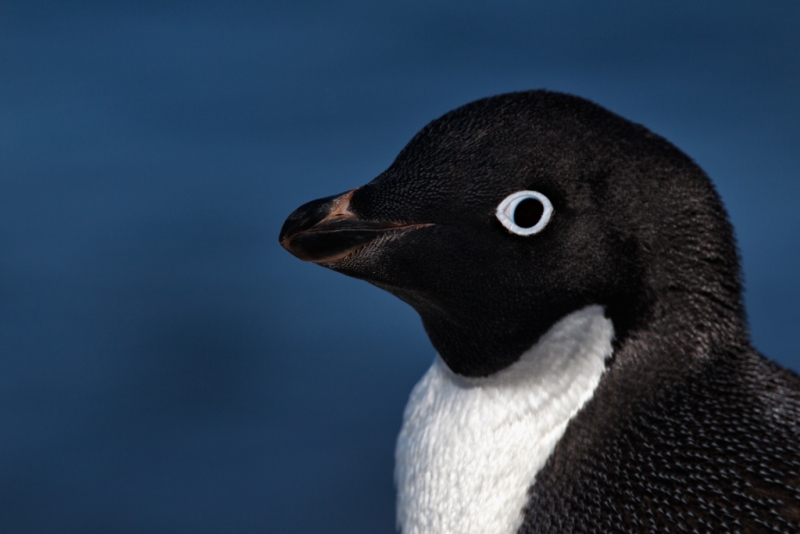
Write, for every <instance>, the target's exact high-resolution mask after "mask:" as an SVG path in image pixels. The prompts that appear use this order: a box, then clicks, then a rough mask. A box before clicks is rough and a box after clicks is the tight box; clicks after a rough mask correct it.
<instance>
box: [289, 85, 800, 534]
mask: <svg viewBox="0 0 800 534" xmlns="http://www.w3.org/2000/svg"><path fill="white" fill-rule="evenodd" d="M279 241H280V244H281V245H282V246H283V247H284V248H285V249H286V250H287V251H289V252H290V253H292V254H293V255H294V256H296V257H298V258H299V259H301V260H305V261H311V262H314V263H316V264H319V265H320V266H322V267H326V268H328V269H332V270H334V271H337V272H340V273H343V274H345V275H348V276H351V277H355V278H358V279H362V280H365V281H367V282H369V283H371V284H374V285H375V286H377V287H379V288H381V289H384V290H386V291H388V292H389V293H391V294H393V295H395V296H397V297H399V298H400V299H402V300H403V301H405V302H407V303H408V304H410V305H411V306H412V307H413V308H414V309H415V310H416V311H417V312H418V314H419V316H420V317H421V319H422V324H423V326H424V328H425V331H426V333H427V334H428V337H429V338H430V341H431V343H432V345H433V347H434V348H435V350H436V357H435V359H434V362H433V364H432V366H431V368H430V369H429V370H428V371H427V373H426V374H425V375H424V377H423V378H422V380H421V381H420V382H419V383H418V384H417V385H416V387H415V388H414V390H413V391H412V393H411V395H410V398H409V402H408V405H407V407H406V410H405V413H404V416H403V424H402V429H401V432H400V436H399V438H398V441H397V448H396V466H395V482H396V486H397V524H398V528H399V529H400V531H401V532H402V533H403V534H445V533H452V534H471V533H487V532H491V533H515V532H516V533H520V534H533V533H555V532H597V533H609V532H625V533H634V532H786V533H789V532H792V533H797V532H800V377H798V375H797V374H795V373H794V372H792V371H790V370H788V369H785V368H782V367H781V366H779V365H778V364H776V363H774V362H772V361H770V360H768V359H767V358H765V357H764V356H762V355H761V354H760V353H759V352H757V350H756V349H755V348H754V347H753V345H752V344H751V342H750V339H749V335H748V330H747V322H746V316H745V308H744V305H743V301H742V281H741V274H740V261H739V255H738V250H737V247H736V243H735V238H734V232H733V228H732V226H731V224H730V222H729V219H728V216H727V213H726V211H725V208H724V207H723V204H722V202H721V200H720V197H719V196H718V194H717V192H716V191H715V189H714V186H713V185H712V183H711V181H710V179H709V178H708V177H707V176H706V174H705V173H704V172H703V171H702V170H701V169H700V168H699V167H698V166H697V165H696V164H695V163H694V162H693V161H692V160H691V159H690V158H689V157H688V156H686V155H685V154H683V153H682V152H681V151H680V150H679V149H678V148H676V147H675V146H673V145H672V144H671V143H669V142H668V141H667V140H665V139H664V138H662V137H660V136H658V135H656V134H654V133H651V132H650V131H649V130H647V129H646V128H645V127H643V126H640V125H638V124H634V123H632V122H629V121H628V120H626V119H624V118H622V117H620V116H618V115H616V114H614V113H612V112H610V111H608V110H605V109H604V108H602V107H600V106H598V105H596V104H594V103H592V102H590V101H587V100H585V99H582V98H579V97H576V96H572V95H567V94H561V93H557V92H550V91H545V90H535V91H526V92H517V93H510V94H503V95H499V96H493V97H489V98H484V99H481V100H477V101H475V102H472V103H469V104H467V105H464V106H462V107H460V108H457V109H455V110H453V111H451V112H449V113H446V114H445V115H443V116H442V117H440V118H439V119H436V120H434V121H433V122H431V123H430V124H428V125H427V126H425V127H424V128H423V129H422V130H421V131H420V132H419V133H417V134H416V135H415V136H414V137H413V138H412V139H411V141H410V142H409V143H408V144H407V145H406V146H405V147H404V148H403V149H402V150H401V152H400V153H399V155H398V156H397V158H396V159H395V160H394V162H393V163H392V164H391V165H390V166H389V167H388V169H387V170H386V171H384V172H383V173H382V174H380V175H379V176H378V177H376V178H375V179H374V180H372V181H371V182H369V183H367V184H366V185H363V186H361V187H358V188H356V189H353V190H350V191H347V192H345V193H342V194H338V195H333V196H330V197H326V198H322V199H319V200H315V201H312V202H309V203H307V204H304V205H303V206H301V207H299V208H298V209H297V210H295V211H294V212H293V213H292V214H291V215H289V217H288V218H287V219H286V222H285V224H284V225H283V228H282V229H281V231H280V236H279Z"/></svg>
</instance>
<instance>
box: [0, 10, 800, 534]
mask: <svg viewBox="0 0 800 534" xmlns="http://www.w3.org/2000/svg"><path fill="white" fill-rule="evenodd" d="M798 23H800V7H799V6H798V5H797V4H796V3H794V2H790V1H786V2H771V3H769V4H764V3H756V2H730V3H727V4H726V5H725V9H724V10H723V9H721V8H720V4H718V3H710V2H705V3H704V2H688V1H686V2H672V3H669V4H662V5H660V6H653V5H650V4H643V3H641V2H633V1H628V2H616V3H614V4H613V7H609V6H607V5H601V4H600V3H597V2H589V1H586V0H581V1H567V2H560V3H558V4H557V5H556V4H545V3H538V2H528V3H520V4H519V5H517V4H515V3H511V2H492V3H488V2H487V3H480V2H463V1H462V2H442V3H438V4H437V5H435V6H434V5H430V4H429V3H427V2H421V1H419V2H402V3H400V2H398V3H371V2H361V3H358V2H353V3H349V4H347V5H345V6H336V7H334V6H332V5H330V4H328V3H323V2H305V3H303V2H291V3H290V2H275V3H270V4H262V3H255V2H252V3H251V2H225V3H222V2H220V3H214V2H191V3H190V2H185V3H180V2H138V3H129V4H123V3H119V4H114V5H112V6H109V5H106V4H104V3H100V2H60V3H55V2H54V3H46V2H42V3H35V2H34V3H30V2H28V3H25V4H24V5H12V4H10V3H7V2H2V3H0V427H1V428H2V429H3V430H2V432H0V531H2V532H9V533H18V532H19V533H22V532H36V533H50V532H53V533H55V532H58V533H64V532H76V533H77V532H80V533H92V532H98V533H99V532H154V533H156V532H165V533H166V532H169V533H174V532H192V533H201V532H223V531H224V532H298V533H300V532H321V531H323V532H331V533H334V532H343V533H344V532H348V533H352V532H370V533H372V532H391V531H392V528H393V523H394V515H393V514H394V512H393V499H394V492H393V488H392V478H391V477H392V449H393V446H394V437H395V434H396V432H397V430H398V428H399V424H400V417H401V412H402V408H403V405H404V403H405V400H406V396H407V395H408V392H409V390H410V388H411V386H412V385H413V384H414V382H415V381H416V380H417V379H418V377H419V376H420V375H421V374H422V372H423V371H424V369H425V368H426V367H427V366H428V365H429V363H430V361H431V359H432V357H433V350H432V348H431V347H430V345H429V344H428V341H427V339H426V338H425V336H424V333H423V331H422V328H421V325H420V324H419V321H418V319H417V317H416V316H415V314H414V312H413V311H412V310H411V309H410V308H407V307H406V306H405V305H403V304H402V303H400V302H399V301H396V300H395V299H393V298H392V297H390V296H388V295H386V294H383V293H381V292H380V291H378V290H377V289H375V288H373V287H371V286H368V285H367V284H363V283H359V282H357V281H354V280H350V279H347V278H345V277H343V276H339V275H336V274H334V273H330V272H327V271H325V270H323V269H320V268H317V267H315V266H313V265H307V264H303V263H301V262H298V261H297V260H295V259H294V258H292V257H290V256H289V255H288V254H286V253H285V252H284V251H282V250H281V249H280V248H279V246H278V244H277V239H276V237H277V232H278V230H279V228H280V225H281V223H282V222H283V219H284V218H285V217H286V215H287V214H288V213H289V212H290V211H292V210H293V209H294V208H295V207H297V206H298V205H299V204H301V203H303V202H305V201H307V200H310V199H312V198H317V197H319V196H324V195H328V194H332V193H336V192H340V191H343V190H346V189H349V188H351V187H354V186H357V185H361V184H362V183H365V182H366V181H368V180H369V179H371V178H372V177H373V176H374V175H376V174H378V173H379V172H380V171H381V170H383V168H385V167H386V166H387V165H388V164H389V163H390V162H391V160H392V159H393V157H394V155H395V154H396V153H397V151H398V150H399V149H400V148H401V147H402V146H403V144H404V143H405V142H406V141H407V140H408V139H409V138H410V137H411V135H413V133H415V132H416V130H418V129H419V128H420V127H422V126H423V125H424V124H425V123H426V122H428V121H429V120H431V119H433V118H435V117H437V116H439V115H441V114H442V113H444V112H445V111H448V110H449V109H451V108H453V107H455V106H457V105H460V104H463V103H466V102H468V101H470V100H472V99H475V98H479V97H482V96H487V95H490V94H496V93H501V92H506V91H511V90H520V89H527V88H534V87H547V88H550V89H556V90H562V91H568V92H573V93H576V94H579V95H582V96H585V97H588V98H591V99H593V100H595V101H597V102H598V103H600V104H602V105H604V106H606V107H608V108H610V109H612V110H614V111H616V112H618V113H620V114H622V115H623V116H626V117H628V118H630V119H632V120H634V121H637V122H641V123H643V124H645V125H647V126H648V127H649V128H651V129H652V130H654V131H656V132H657V133H660V134H662V135H664V136H665V137H667V138H668V139H670V140H671V141H673V142H674V143H676V144H677V145H678V146H679V147H681V148H682V149H684V150H685V151H686V152H687V153H688V154H689V155H691V156H692V157H693V158H695V159H696V161H698V163H699V164H700V165H701V166H702V167H703V168H704V169H706V171H708V173H709V174H710V175H711V176H712V178H713V179H714V180H715V182H716V183H717V185H718V187H719V189H720V191H721V193H722V196H723V198H724V200H725V202H726V204H727V206H728V209H729V210H730V212H731V216H732V218H733V222H734V224H735V226H736V228H737V232H738V236H739V241H740V246H741V251H742V255H743V258H744V266H745V273H746V282H747V302H748V306H749V312H750V318H751V323H752V331H753V337H754V339H755V342H756V345H757V346H758V347H759V348H760V349H761V350H762V351H763V352H765V353H766V354H767V355H769V356H770V357H772V358H774V359H776V360H778V361H779V362H781V363H783V364H784V365H788V366H790V367H792V368H794V369H796V370H798V369H800V352H798V350H797V348H796V347H797V345H798V342H799V341H800V332H798V329H797V326H798V325H800V275H799V274H798V269H797V267H798V265H800V231H799V230H798V228H800V224H799V223H800V220H799V219H800V215H798V213H800V212H799V211H798V210H797V209H796V208H795V206H794V203H795V201H796V199H797V198H798V193H800V180H798V178H800V151H798V142H799V141H800V103H798V98H797V95H798V94H800V33H798V32H797V28H798Z"/></svg>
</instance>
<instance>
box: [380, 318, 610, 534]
mask: <svg viewBox="0 0 800 534" xmlns="http://www.w3.org/2000/svg"><path fill="white" fill-rule="evenodd" d="M613 335H614V330H613V326H612V324H611V321H609V320H608V319H606V318H605V316H604V315H603V309H602V308H601V307H600V306H589V307H586V308H584V309H582V310H579V311H577V312H575V313H572V314H570V315H568V316H567V317H565V318H564V319H562V320H561V321H559V322H558V323H557V324H555V325H554V326H553V327H552V328H551V329H550V330H549V331H548V332H547V333H546V334H545V335H544V336H542V338H541V339H540V340H539V342H538V343H537V344H536V345H534V346H533V347H531V348H530V349H529V350H528V351H527V352H526V353H525V354H524V355H523V356H522V358H521V359H520V360H519V361H517V362H516V363H514V364H513V365H512V366H511V367H509V368H507V369H504V370H503V371H500V372H498V373H497V374H495V375H492V376H490V377H487V378H477V379H476V378H464V377H461V376H459V375H456V374H454V373H453V372H452V371H450V369H448V368H447V366H446V364H445V363H444V362H442V361H441V360H440V359H439V358H437V359H436V361H434V363H433V365H432V366H431V368H430V369H429V370H428V372H427V373H426V374H425V376H424V377H423V378H422V380H421V381H420V382H419V383H418V384H417V385H416V387H415V388H414V390H413V391H412V393H411V398H410V399H409V401H408V405H407V406H406V410H405V414H404V416H403V429H402V430H401V432H400V437H399V438H398V441H397V451H396V453H395V456H396V467H395V482H396V484H397V490H398V495H397V522H398V527H399V528H400V529H401V531H402V532H403V534H472V533H475V534H478V533H480V534H485V533H487V532H491V533H497V534H500V533H509V534H510V533H513V532H516V530H517V529H518V528H519V526H520V525H521V523H522V509H523V507H524V506H525V503H526V500H527V492H528V489H529V488H530V487H531V486H532V485H533V483H534V479H535V477H536V473H537V472H538V471H539V470H540V469H541V468H542V467H543V466H544V463H545V461H546V460H547V457H548V456H549V455H550V453H551V452H552V451H553V448H554V447H555V445H556V442H558V440H559V439H560V438H561V436H562V434H563V433H564V430H565V429H566V427H567V423H568V422H569V420H570V419H571V418H572V417H573V416H574V415H575V414H576V413H577V412H578V410H580V408H581V406H583V405H584V403H585V402H586V401H588V400H589V399H590V398H591V397H592V394H593V393H594V390H595V388H596V387H597V384H598V382H599V381H600V376H601V375H602V374H603V371H604V369H605V360H606V358H608V357H609V356H610V355H611V351H612V349H611V340H612V338H613Z"/></svg>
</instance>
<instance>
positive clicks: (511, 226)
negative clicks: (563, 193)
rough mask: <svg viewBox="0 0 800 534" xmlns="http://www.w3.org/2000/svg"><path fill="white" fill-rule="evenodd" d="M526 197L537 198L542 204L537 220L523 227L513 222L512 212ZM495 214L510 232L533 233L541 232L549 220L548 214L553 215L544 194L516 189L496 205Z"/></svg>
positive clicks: (519, 233)
mask: <svg viewBox="0 0 800 534" xmlns="http://www.w3.org/2000/svg"><path fill="white" fill-rule="evenodd" d="M528 199H534V200H538V201H539V202H540V203H541V204H542V214H541V216H539V221H538V222H537V223H536V224H534V225H533V226H530V227H527V228H525V227H522V226H519V225H518V224H517V223H516V222H514V212H515V211H516V209H517V206H519V205H520V204H521V203H522V202H523V201H524V200H528ZM495 215H496V216H497V220H499V221H500V222H501V223H502V225H503V226H505V227H506V229H507V230H508V231H509V232H511V233H512V234H517V235H533V234H537V233H539V232H541V231H542V229H543V228H544V227H545V226H547V223H548V222H550V216H551V215H553V205H552V204H551V203H550V200H549V199H548V198H547V197H546V196H544V195H543V194H541V193H539V192H538V191H517V192H516V193H512V194H510V195H508V196H507V197H506V198H504V199H503V201H502V202H501V203H500V204H499V205H498V206H497V212H496V213H495Z"/></svg>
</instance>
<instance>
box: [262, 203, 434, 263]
mask: <svg viewBox="0 0 800 534" xmlns="http://www.w3.org/2000/svg"><path fill="white" fill-rule="evenodd" d="M355 191H356V190H355V189H353V190H352V191H348V192H347V193H344V194H341V195H334V196H332V197H325V198H321V199H319V200H313V201H311V202H309V203H307V204H303V205H302V206H300V207H299V208H297V209H296V210H295V211H294V212H293V213H292V214H291V215H289V217H288V218H287V219H286V222H285V223H283V228H281V233H280V236H279V237H278V240H279V241H280V243H281V246H282V247H283V248H285V249H286V250H288V251H289V252H290V253H291V254H293V255H294V256H296V257H297V258H300V259H301V260H304V261H313V262H315V263H324V262H330V261H336V260H339V259H342V258H344V257H345V256H347V255H349V254H350V253H352V252H353V251H355V250H356V249H359V248H361V247H363V246H364V245H366V244H368V243H370V242H372V241H374V240H375V239H377V238H378V237H380V236H382V235H385V234H387V233H389V232H394V231H398V230H402V229H407V228H416V227H420V226H428V225H427V224H407V223H395V222H373V221H363V220H361V219H359V218H358V217H357V216H356V215H355V214H354V213H353V212H351V211H350V198H351V197H352V196H353V193H354V192H355Z"/></svg>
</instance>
